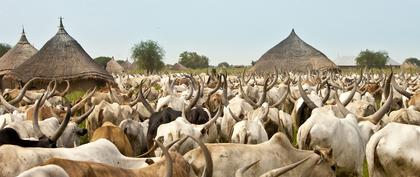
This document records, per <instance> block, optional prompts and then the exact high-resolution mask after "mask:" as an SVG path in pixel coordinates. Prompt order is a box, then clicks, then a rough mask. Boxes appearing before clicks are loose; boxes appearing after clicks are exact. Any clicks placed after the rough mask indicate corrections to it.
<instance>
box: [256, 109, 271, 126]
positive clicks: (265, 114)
mask: <svg viewBox="0 0 420 177" xmlns="http://www.w3.org/2000/svg"><path fill="white" fill-rule="evenodd" d="M261 108H263V107H262V106H261ZM268 113H270V107H268V105H267V109H265V110H264V112H263V114H262V116H261V117H260V118H259V119H261V120H262V121H263V122H264V124H267V123H268V122H269V121H270V119H269V118H268Z"/></svg>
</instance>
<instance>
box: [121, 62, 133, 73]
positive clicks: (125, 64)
mask: <svg viewBox="0 0 420 177" xmlns="http://www.w3.org/2000/svg"><path fill="white" fill-rule="evenodd" d="M120 65H121V66H122V67H123V68H124V71H125V72H129V71H133V70H136V69H137V67H136V64H135V63H130V62H129V61H128V60H125V61H124V62H123V63H121V64H120Z"/></svg>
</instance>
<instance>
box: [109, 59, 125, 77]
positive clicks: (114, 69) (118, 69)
mask: <svg viewBox="0 0 420 177" xmlns="http://www.w3.org/2000/svg"><path fill="white" fill-rule="evenodd" d="M106 71H108V72H109V73H113V74H121V73H123V72H124V68H123V67H122V66H121V65H120V64H119V63H118V62H117V61H116V60H115V59H114V57H112V59H111V60H109V61H108V63H106Z"/></svg>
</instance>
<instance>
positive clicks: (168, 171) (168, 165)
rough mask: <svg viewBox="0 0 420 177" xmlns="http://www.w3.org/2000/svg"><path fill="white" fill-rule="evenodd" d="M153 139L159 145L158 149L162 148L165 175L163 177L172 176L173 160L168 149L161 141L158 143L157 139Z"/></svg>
mask: <svg viewBox="0 0 420 177" xmlns="http://www.w3.org/2000/svg"><path fill="white" fill-rule="evenodd" d="M154 141H155V143H156V144H157V145H158V146H159V147H160V149H162V151H163V154H165V158H166V175H165V177H172V168H173V161H172V157H171V154H169V151H168V149H167V148H166V147H165V146H164V145H163V144H162V143H160V142H159V141H157V140H154Z"/></svg>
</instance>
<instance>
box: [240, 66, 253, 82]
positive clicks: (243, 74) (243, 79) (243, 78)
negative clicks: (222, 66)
mask: <svg viewBox="0 0 420 177" xmlns="http://www.w3.org/2000/svg"><path fill="white" fill-rule="evenodd" d="M245 71H246V68H244V70H243V72H242V81H243V82H244V84H245V85H247V84H248V83H249V81H250V80H251V77H249V78H248V80H245Z"/></svg>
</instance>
